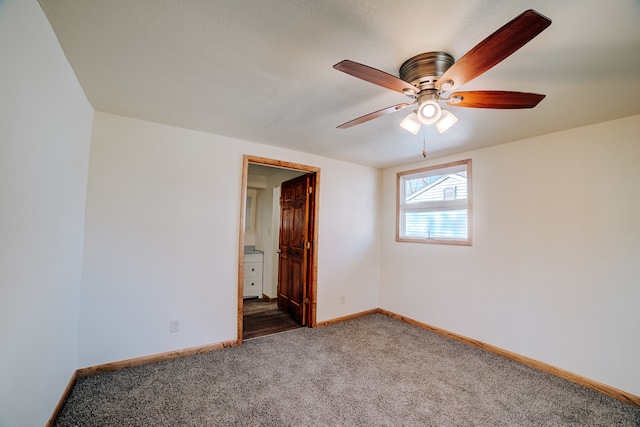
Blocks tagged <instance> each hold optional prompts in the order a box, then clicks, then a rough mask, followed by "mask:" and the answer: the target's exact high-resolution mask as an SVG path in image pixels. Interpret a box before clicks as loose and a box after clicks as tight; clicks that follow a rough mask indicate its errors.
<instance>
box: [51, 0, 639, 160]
mask: <svg viewBox="0 0 640 427" xmlns="http://www.w3.org/2000/svg"><path fill="white" fill-rule="evenodd" d="M40 4H41V6H42V8H43V10H44V12H45V13H46V15H47V17H48V19H49V21H50V22H51V24H52V27H53V29H54V31H55V33H56V35H57V37H58V39H59V40H60V43H61V45H62V48H63V49H64V51H65V54H66V55H67V58H68V59H69V62H70V63H71V66H72V67H73V69H74V71H75V73H76V75H77V77H78V80H79V81H80V84H81V85H82V87H83V89H84V91H85V93H86V95H87V97H88V99H89V101H90V102H91V104H92V105H93V107H94V108H95V109H96V110H98V111H104V112H108V113H113V114H118V115H123V116H128V117H133V118H138V119H143V120H149V121H153V122H158V123H165V124H169V125H174V126H179V127H183V128H189V129H194V130H199V131H204V132H209V133H215V134H220V135H226V136H230V137H235V138H240V139H245V140H249V141H254V142H260V143H265V144H270V145H276V146H281V147H286V148H290V149H294V150H300V151H305V152H309V153H315V154H319V155H323V156H327V157H331V158H336V159H342V160H346V161H350V162H355V163H360V164H365V165H370V166H375V167H380V168H382V167H387V166H391V165H396V164H402V163H409V162H413V161H416V160H418V159H420V158H421V151H422V145H423V138H422V137H423V135H420V134H419V135H418V136H414V135H411V134H409V133H408V132H406V131H405V130H403V129H402V128H400V127H399V122H400V121H401V120H402V118H403V117H404V116H405V115H406V114H407V113H408V111H409V110H404V111H402V112H398V113H396V114H392V115H389V116H384V117H382V118H379V119H376V120H374V121H370V122H367V123H364V124H361V125H358V126H355V127H352V128H349V129H344V130H343V129H336V126H337V125H339V124H341V123H343V122H346V121H348V120H351V119H354V118H356V117H359V116H361V115H364V114H366V113H370V112H372V111H376V110H379V109H381V108H384V107H388V106H391V105H394V104H398V103H401V102H406V101H407V99H408V98H406V97H405V96H404V95H402V94H399V93H396V92H393V91H390V90H387V89H384V88H381V87H378V86H375V85H373V84H370V83H367V82H364V81H361V80H359V79H356V78H354V77H351V76H349V75H347V74H344V73H341V72H339V71H336V70H334V69H333V68H332V66H333V64H335V63H337V62H339V61H341V60H343V59H351V60H353V61H357V62H360V63H363V64H367V65H369V66H372V67H374V68H377V69H379V70H382V71H385V72H387V73H390V74H394V75H396V76H397V75H398V69H399V67H400V65H401V64H402V63H403V62H404V61H405V60H406V59H408V58H410V57H412V56H414V55H417V54H419V53H422V52H428V51H435V50H440V51H446V52H448V53H450V54H451V55H453V57H454V58H456V59H457V58H460V57H461V56H462V55H464V54H465V53H466V52H467V51H468V50H469V49H471V48H472V47H473V46H475V45H476V44H477V43H478V42H480V41H481V40H483V39H484V38H485V37H487V36H488V35H489V34H491V33H492V32H493V31H495V30H497V29H498V28H499V27H501V26H502V25H504V24H505V23H506V22H508V21H510V20H511V19H513V18H514V17H515V16H517V15H518V14H520V13H521V12H523V11H524V10H526V9H536V10H537V11H539V12H540V13H542V14H544V15H545V16H547V17H549V18H551V20H552V21H553V23H552V24H551V26H550V27H549V28H547V29H546V30H545V31H543V32H542V33H541V34H540V35H539V36H538V37H536V38H535V39H533V40H532V41H531V42H530V43H528V44H527V45H525V46H524V47H523V48H522V49H520V50H519V51H517V52H516V53H514V54H513V55H512V56H510V57H508V58H507V59H506V60H505V61H503V62H502V63H500V64H498V65H497V66H496V67H494V68H492V69H491V70H489V71H488V72H486V73H485V74H483V75H481V76H480V77H478V78H476V79H475V80H473V81H472V82H469V83H468V84H466V85H465V86H464V87H463V88H461V90H478V89H484V90H514V91H523V92H537V93H544V94H546V95H547V97H546V98H545V99H544V100H543V101H542V102H541V103H540V104H539V105H538V106H537V107H536V108H534V109H531V110H483V109H470V108H455V107H447V108H448V109H450V110H451V111H452V112H453V113H454V114H455V115H456V116H458V118H459V121H458V123H457V124H456V125H455V126H454V127H452V128H451V129H450V130H449V131H447V132H446V133H444V134H438V132H437V131H436V130H435V128H434V127H433V126H430V127H429V128H428V129H427V131H426V133H425V134H424V137H425V139H426V146H427V151H428V152H429V156H431V157H435V156H439V155H444V154H450V153H454V152H460V151H467V150H469V149H474V148H480V147H486V146H490V145H495V144H501V143H505V142H510V141H514V140H519V139H523V138H527V137H532V136H536V135H541V134H546V133H550V132H556V131H559V130H562V129H568V128H572V127H577V126H583V125H587V124H590V123H596V122H601V121H606V120H611V119H615V118H619V117H625V116H630V115H635V114H640V1H638V0H617V1H609V2H605V1H602V0H571V1H569V0H567V1H557V0H539V1H536V0H531V1H526V2H525V1H509V2H496V1H491V0H473V1H471V0H454V1H452V0H447V1H441V0H405V1H402V2H400V1H393V0H386V1H378V0H371V1H362V0H265V1H259V0H251V1H249V0H234V1H231V0H218V1H207V0H184V1H176V0H153V1H151V0H145V1H143V0H139V1H127V0H86V1H77V0H40ZM597 103H603V106H598V105H597Z"/></svg>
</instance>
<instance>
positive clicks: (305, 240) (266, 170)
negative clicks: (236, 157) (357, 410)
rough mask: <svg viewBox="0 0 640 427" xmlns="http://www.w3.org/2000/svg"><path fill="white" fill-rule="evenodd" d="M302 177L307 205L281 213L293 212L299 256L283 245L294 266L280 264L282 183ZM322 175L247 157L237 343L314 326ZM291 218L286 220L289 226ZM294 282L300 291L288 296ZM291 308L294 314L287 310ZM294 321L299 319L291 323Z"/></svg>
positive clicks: (299, 166)
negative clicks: (281, 284) (283, 331)
mask: <svg viewBox="0 0 640 427" xmlns="http://www.w3.org/2000/svg"><path fill="white" fill-rule="evenodd" d="M298 177H303V178H300V179H302V180H303V181H305V182H306V184H305V185H304V192H305V193H306V196H307V197H306V199H307V204H306V206H305V207H304V209H303V208H302V207H301V206H300V205H298V206H297V208H296V209H295V210H289V211H288V210H286V209H285V210H284V211H283V212H284V216H285V217H288V216H290V215H289V213H290V212H291V213H292V212H295V216H296V217H297V220H296V221H295V222H296V230H295V235H296V239H297V240H296V252H295V253H293V252H291V250H290V249H291V248H290V247H288V246H287V245H285V246H284V249H285V252H286V253H287V254H288V258H287V257H286V256H282V258H283V260H284V261H286V260H287V259H289V261H291V260H295V261H296V262H295V263H292V262H281V261H283V260H281V259H280V258H281V249H282V247H281V242H280V239H281V238H283V237H282V236H280V234H281V230H282V228H283V227H282V226H281V223H282V221H281V218H280V210H281V206H280V190H281V188H282V187H283V183H285V182H287V181H296V178H298ZM319 177H320V169H319V168H316V167H313V166H308V165H302V164H297V163H290V162H284V161H280V160H273V159H267V158H262V157H255V156H248V155H245V156H244V158H243V175H242V194H241V210H240V212H241V221H240V233H239V234H240V239H239V240H240V245H239V256H238V259H239V269H238V342H239V343H241V342H242V339H247V338H250V337H254V336H260V335H266V334H269V333H275V332H279V331H280V330H288V329H292V328H294V327H300V326H301V325H305V326H308V327H315V325H316V272H317V268H316V265H317V250H316V249H317V219H318V210H319V209H318V207H319V204H318V201H319V181H320V180H319ZM284 188H286V184H284ZM298 188H300V186H298ZM298 193H299V194H298V196H300V195H301V194H302V191H300V190H299V189H298ZM298 199H299V197H298ZM301 219H302V220H301ZM288 220H289V219H287V218H285V220H284V221H285V223H287V221H288ZM284 228H285V229H287V228H288V231H287V230H285V231H287V233H285V235H290V234H291V232H292V230H291V229H290V227H287V226H286V225H285V227H284ZM289 237H291V236H289ZM289 246H290V245H289ZM294 255H295V256H294ZM256 262H261V263H262V264H256ZM283 266H284V267H283ZM287 266H288V267H287ZM281 270H282V271H281ZM257 272H259V275H257ZM292 272H294V275H295V277H294V280H292ZM282 280H285V281H287V280H288V282H289V283H288V284H287V286H285V287H284V288H283V287H282V286H280V287H279V286H278V282H280V281H282ZM292 283H294V284H295V285H296V286H302V288H300V289H299V292H287V290H291V285H292ZM283 290H284V291H283ZM292 298H293V299H294V301H292ZM285 299H286V301H285V302H284V304H283V301H284V300H285ZM278 306H280V308H278ZM291 307H294V308H295V309H296V310H293V312H292V310H288V308H291ZM283 316H284V317H283ZM291 319H295V320H296V321H295V322H294V323H293V325H292V320H291ZM245 328H246V331H245ZM280 328H281V329H280Z"/></svg>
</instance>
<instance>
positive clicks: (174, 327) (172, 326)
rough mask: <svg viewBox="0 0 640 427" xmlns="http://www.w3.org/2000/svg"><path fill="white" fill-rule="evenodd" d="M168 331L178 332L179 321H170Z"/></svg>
mask: <svg viewBox="0 0 640 427" xmlns="http://www.w3.org/2000/svg"><path fill="white" fill-rule="evenodd" d="M169 331H171V332H178V331H180V321H179V320H178V319H171V324H170V325H169Z"/></svg>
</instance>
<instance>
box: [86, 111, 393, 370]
mask: <svg viewBox="0 0 640 427" xmlns="http://www.w3.org/2000/svg"><path fill="white" fill-rule="evenodd" d="M243 154H250V155H256V156H261V157H267V158H273V159H279V160H284V161H289V162H294V163H301V164H306V165H310V166H316V167H319V168H321V186H320V192H321V193H320V214H319V216H320V218H319V224H318V226H319V233H320V235H319V255H318V312H317V320H318V321H322V320H326V319H331V318H334V317H337V316H341V315H346V314H349V313H353V312H358V311H363V310H367V309H371V308H375V307H377V306H378V305H379V301H378V292H377V289H378V287H379V274H380V273H379V268H378V260H379V258H380V242H379V238H378V230H379V219H378V218H379V215H378V213H379V210H378V202H379V194H380V171H379V170H376V169H372V168H368V167H363V166H358V165H354V164H350V163H345V162H340V161H335V160H331V159H327V158H323V157H318V156H312V155H308V154H303V153H299V152H294V151H289V150H284V149H278V148H275V147H270V146H266V145H261V144H255V143H250V142H246V141H240V140H236V139H230V138H226V137H222V136H217V135H211V134H205V133H200V132H194V131H189V130H185V129H180V128H174V127H170V126H164V125H159V124H155V123H149V122H143V121H139V120H134V119H128V118H124V117H119V116H114V115H110V114H106V113H96V115H95V118H94V126H93V136H92V146H91V156H90V167H89V171H90V172H89V187H88V191H87V207H86V227H85V251H84V262H83V276H82V292H81V311H80V330H79V344H78V345H79V350H78V352H79V364H78V366H79V367H85V366H93V365H97V364H102V363H107V362H113V361H117V360H122V359H128V358H132V357H139V356H145V355H149V354H155V353H160V352H165V351H170V350H173V349H181V348H186V347H192V346H199V345H206V344H210V343H217V342H221V341H226V340H234V339H235V338H236V336H237V331H236V327H237V317H236V316H237V289H238V288H237V286H238V284H237V268H238V267H237V266H238V239H239V210H240V194H241V185H242V156H243ZM346 181H348V183H349V185H345V182H346ZM354 193H355V194H354ZM346 213H348V214H346ZM341 294H342V295H344V294H347V295H350V296H352V298H349V297H347V298H348V299H347V304H344V305H341V304H339V297H337V295H341ZM170 319H179V320H180V332H178V333H170V332H169V320H170Z"/></svg>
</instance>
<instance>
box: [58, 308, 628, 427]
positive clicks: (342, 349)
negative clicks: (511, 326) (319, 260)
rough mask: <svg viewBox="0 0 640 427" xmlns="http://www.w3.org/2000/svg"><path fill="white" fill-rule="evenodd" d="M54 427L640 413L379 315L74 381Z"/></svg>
mask: <svg viewBox="0 0 640 427" xmlns="http://www.w3.org/2000/svg"><path fill="white" fill-rule="evenodd" d="M56 425H57V426H233V425H237V426H431V425H433V426H476V425H477V426H496V425H509V426H638V425H640V408H637V407H634V406H632V405H628V404H625V403H622V402H620V401H618V400H615V399H612V398H609V397H607V396H604V395H601V394H599V393H597V392H595V391H592V390H589V389H586V388H584V387H581V386H578V385H575V384H572V383H569V382H567V381H564V380H562V379H559V378H556V377H553V376H551V375H548V374H546V373H544V372H540V371H537V370H535V369H532V368H529V367H527V366H524V365H521V364H519V363H516V362H513V361H510V360H508V359H505V358H503V357H500V356H497V355H494V354H492V353H488V352H485V351H483V350H480V349H478V348H475V347H472V346H468V345H465V344H463V343H460V342H457V341H455V340H451V339H448V338H445V337H442V336H440V335H437V334H434V333H431V332H428V331H425V330H423V329H420V328H418V327H415V326H411V325H407V324H405V323H403V322H400V321H398V320H394V319H391V318H388V317H386V316H384V315H381V314H375V315H371V316H367V317H364V318H361V319H356V320H352V321H348V322H343V323H340V324H337V325H332V326H327V327H323V328H317V329H308V328H302V329H296V330H292V331H288V332H283V333H280V334H275V335H269V336H264V337H259V338H254V339H252V340H249V341H247V342H245V343H244V344H243V345H242V346H241V347H234V348H228V349H225V350H220V351H214V352H211V353H207V354H203V355H198V356H191V357H186V358H182V359H178V360H173V361H168V362H162V363H157V364H152V365H146V366H140V367H136V368H130V369H125V370H122V371H118V372H114V373H109V374H103V375H99V376H95V377H89V378H84V379H80V380H78V382H77V383H76V385H75V387H74V388H73V391H72V393H71V395H70V397H69V399H68V400H67V403H66V404H65V406H64V408H63V410H62V412H61V414H60V416H59V418H58V420H57V423H56Z"/></svg>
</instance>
